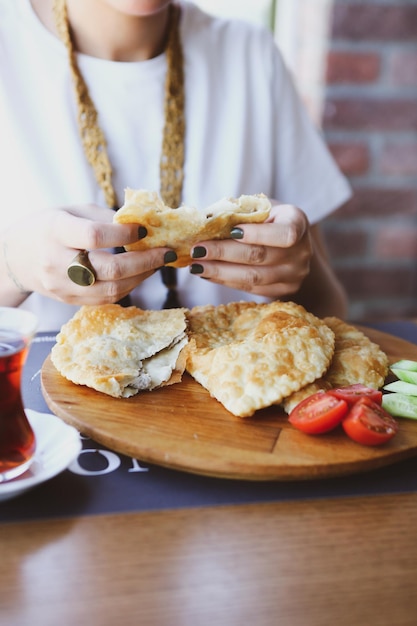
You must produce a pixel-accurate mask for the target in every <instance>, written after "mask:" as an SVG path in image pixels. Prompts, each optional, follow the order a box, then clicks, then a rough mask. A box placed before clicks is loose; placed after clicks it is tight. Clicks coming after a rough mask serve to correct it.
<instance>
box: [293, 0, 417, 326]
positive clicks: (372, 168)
mask: <svg viewBox="0 0 417 626" xmlns="http://www.w3.org/2000/svg"><path fill="white" fill-rule="evenodd" d="M309 2H311V0H309ZM324 80H325V92H324V93H325V100H324V106H323V111H322V126H323V130H324V132H325V136H326V139H327V141H328V144H329V146H330V149H331V150H332V152H333V154H334V156H335V158H336V160H337V161H338V163H339V165H340V167H341V169H342V170H343V171H344V172H345V174H346V175H347V176H348V177H349V179H350V181H351V184H352V186H353V189H354V197H353V199H352V200H351V201H350V202H349V203H348V204H347V205H346V206H344V207H342V208H341V209H340V210H339V211H338V212H337V213H336V214H335V215H334V216H333V217H332V218H331V219H330V220H328V222H327V224H326V225H325V235H326V240H327V244H328V247H329V251H330V253H331V256H332V260H333V264H334V267H335V268H336V271H337V273H338V275H339V277H340V279H341V280H342V282H343V283H344V285H345V287H346V289H347V291H348V294H349V297H350V303H351V304H350V318H351V319H352V320H356V321H361V320H364V319H367V318H368V319H369V318H372V319H384V318H393V317H398V316H411V315H414V316H417V0H397V1H394V0H390V1H388V0H362V1H355V0H334V1H333V5H332V8H331V10H330V14H329V35H328V48H327V62H326V64H325V76H324ZM301 90H302V86H301Z"/></svg>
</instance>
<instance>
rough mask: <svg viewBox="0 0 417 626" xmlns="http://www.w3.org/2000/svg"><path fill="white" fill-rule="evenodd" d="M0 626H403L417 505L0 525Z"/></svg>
mask: <svg viewBox="0 0 417 626" xmlns="http://www.w3.org/2000/svg"><path fill="white" fill-rule="evenodd" d="M0 533H1V534H0V555H1V558H0V623H1V624H2V625H6V624H7V626H15V625H16V626H26V625H28V626H29V625H31V626H38V625H39V626H49V625H54V626H55V625H56V624H60V625H64V626H66V625H67V624H74V625H75V624H77V625H80V626H83V625H84V624H91V625H94V626H95V625H98V624H100V625H101V624H104V625H107V624H109V625H110V624H124V625H130V624H136V625H140V626H147V625H152V626H153V625H155V626H165V625H167V626H191V625H192V626H201V625H206V624H207V625H209V624H210V625H212V624H219V625H220V624H221V625H225V626H226V625H227V626H234V625H239V626H242V625H243V626H244V625H246V624H254V625H256V626H265V625H268V626H278V625H282V626H313V625H314V626H316V625H317V626H327V625H329V626H330V625H332V626H333V625H337V626H345V625H346V626H352V625H355V626H362V625H363V626H384V625H387V626H402V625H410V626H412V625H413V626H415V624H416V623H417V593H416V585H417V494H416V495H414V494H411V495H392V496H371V497H366V498H365V497H354V498H332V499H325V500H320V499H314V500H304V501H298V502H287V503H274V504H251V505H236V506H224V507H207V508H199V509H181V510H171V511H164V512H156V513H134V514H121V515H104V516H95V517H94V516H91V517H83V518H77V519H68V520H49V521H39V522H31V523H27V522H25V523H15V524H3V525H2V526H1V528H0Z"/></svg>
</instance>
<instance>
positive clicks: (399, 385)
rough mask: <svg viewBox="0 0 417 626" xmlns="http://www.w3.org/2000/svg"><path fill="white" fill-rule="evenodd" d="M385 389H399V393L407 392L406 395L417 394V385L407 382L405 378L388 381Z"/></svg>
mask: <svg viewBox="0 0 417 626" xmlns="http://www.w3.org/2000/svg"><path fill="white" fill-rule="evenodd" d="M384 389H385V391H398V393H405V395H406V396H417V385H412V384H411V383H406V382H404V381H403V380H395V381H394V382H393V383H388V385H385V387H384Z"/></svg>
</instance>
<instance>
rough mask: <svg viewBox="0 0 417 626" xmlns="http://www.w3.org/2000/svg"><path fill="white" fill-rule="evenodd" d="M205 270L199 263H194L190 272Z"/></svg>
mask: <svg viewBox="0 0 417 626" xmlns="http://www.w3.org/2000/svg"><path fill="white" fill-rule="evenodd" d="M203 272H204V267H203V266H202V265H200V264H199V263H193V264H192V265H191V267H190V274H202V273H203Z"/></svg>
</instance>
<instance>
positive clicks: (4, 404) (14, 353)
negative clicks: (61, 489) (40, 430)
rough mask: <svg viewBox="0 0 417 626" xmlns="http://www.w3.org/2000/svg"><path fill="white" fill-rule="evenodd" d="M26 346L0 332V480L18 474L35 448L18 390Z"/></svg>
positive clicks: (20, 341)
mask: <svg viewBox="0 0 417 626" xmlns="http://www.w3.org/2000/svg"><path fill="white" fill-rule="evenodd" d="M28 349H29V346H28V344H27V343H26V342H25V341H24V340H22V339H21V338H20V337H19V336H16V335H15V336H13V335H12V334H9V333H7V334H5V333H4V331H0V482H1V481H2V480H4V479H5V478H12V477H13V475H14V474H16V475H17V474H18V473H20V471H19V468H22V466H23V467H24V466H26V465H27V464H28V462H29V461H30V459H31V458H32V456H33V453H34V451H35V437H34V434H33V430H32V428H31V426H30V424H29V422H28V419H27V417H26V414H25V411H24V409H23V404H22V396H21V392H20V382H21V376H22V370H23V365H24V363H25V360H26V356H27V352H28ZM2 475H3V476H2Z"/></svg>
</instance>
